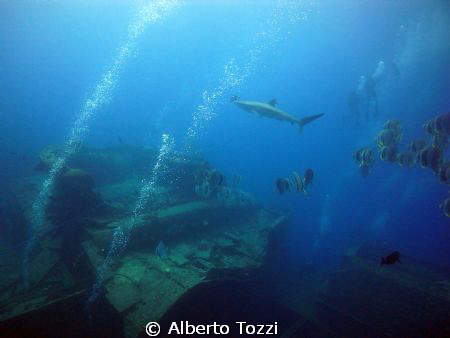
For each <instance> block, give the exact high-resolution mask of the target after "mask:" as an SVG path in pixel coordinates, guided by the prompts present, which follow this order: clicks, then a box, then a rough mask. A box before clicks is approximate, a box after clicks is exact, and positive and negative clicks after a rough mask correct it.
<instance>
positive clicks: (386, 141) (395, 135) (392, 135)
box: [376, 129, 402, 148]
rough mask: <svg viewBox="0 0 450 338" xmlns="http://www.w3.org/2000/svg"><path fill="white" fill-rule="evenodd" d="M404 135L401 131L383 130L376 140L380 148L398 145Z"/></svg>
mask: <svg viewBox="0 0 450 338" xmlns="http://www.w3.org/2000/svg"><path fill="white" fill-rule="evenodd" d="M401 138H402V133H401V131H400V130H399V129H383V130H382V131H380V132H379V133H378V135H377V138H376V143H377V145H378V147H379V148H383V147H389V146H393V145H396V144H397V143H399V142H400V140H401Z"/></svg>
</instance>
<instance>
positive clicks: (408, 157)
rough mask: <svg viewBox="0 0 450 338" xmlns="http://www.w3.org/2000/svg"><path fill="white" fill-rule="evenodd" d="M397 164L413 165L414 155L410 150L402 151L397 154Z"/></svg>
mask: <svg viewBox="0 0 450 338" xmlns="http://www.w3.org/2000/svg"><path fill="white" fill-rule="evenodd" d="M397 158H398V164H400V165H401V166H403V165H404V166H407V167H411V166H413V165H414V162H415V157H414V153H413V152H412V151H406V152H404V153H400V154H398V157H397Z"/></svg>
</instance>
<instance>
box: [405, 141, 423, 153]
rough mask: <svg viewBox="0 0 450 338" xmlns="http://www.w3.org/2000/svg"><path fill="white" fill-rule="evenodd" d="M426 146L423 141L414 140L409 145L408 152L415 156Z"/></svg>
mask: <svg viewBox="0 0 450 338" xmlns="http://www.w3.org/2000/svg"><path fill="white" fill-rule="evenodd" d="M426 146H427V142H426V141H425V140H420V139H419V140H414V141H412V142H411V143H410V144H409V150H411V151H412V152H413V153H415V154H417V153H418V152H419V151H421V150H422V149H423V148H425V147H426Z"/></svg>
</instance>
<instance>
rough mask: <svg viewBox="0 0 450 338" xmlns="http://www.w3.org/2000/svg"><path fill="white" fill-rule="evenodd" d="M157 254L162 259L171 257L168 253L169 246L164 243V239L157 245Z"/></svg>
mask: <svg viewBox="0 0 450 338" xmlns="http://www.w3.org/2000/svg"><path fill="white" fill-rule="evenodd" d="M155 255H156V256H158V257H159V258H161V259H162V260H166V259H168V258H169V256H168V254H167V247H166V246H165V245H164V242H163V241H159V243H158V245H157V246H156V249H155Z"/></svg>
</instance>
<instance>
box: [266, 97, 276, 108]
mask: <svg viewBox="0 0 450 338" xmlns="http://www.w3.org/2000/svg"><path fill="white" fill-rule="evenodd" d="M267 104H270V105H271V106H272V107H276V105H277V104H278V102H277V99H272V100H270V101H269V102H267Z"/></svg>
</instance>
